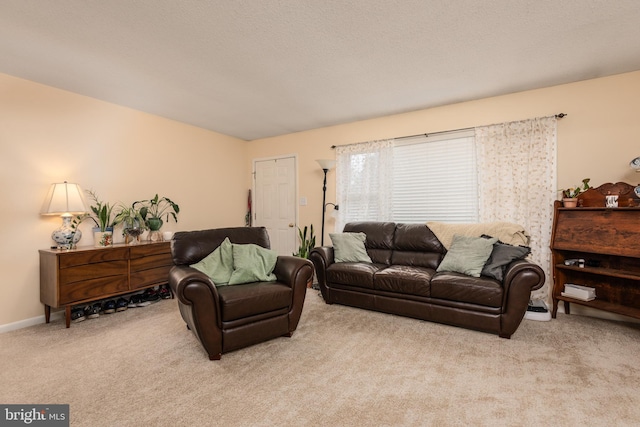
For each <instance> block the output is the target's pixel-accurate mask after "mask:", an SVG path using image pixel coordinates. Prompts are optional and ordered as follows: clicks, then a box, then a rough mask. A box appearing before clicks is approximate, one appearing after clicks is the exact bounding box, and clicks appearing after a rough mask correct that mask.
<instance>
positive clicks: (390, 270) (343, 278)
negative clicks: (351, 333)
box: [309, 222, 545, 338]
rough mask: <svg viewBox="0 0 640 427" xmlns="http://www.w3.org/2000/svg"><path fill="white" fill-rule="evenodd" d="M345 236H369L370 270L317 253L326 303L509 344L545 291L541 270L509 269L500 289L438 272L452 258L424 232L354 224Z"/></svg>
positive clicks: (520, 265)
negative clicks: (534, 298) (535, 294)
mask: <svg viewBox="0 0 640 427" xmlns="http://www.w3.org/2000/svg"><path fill="white" fill-rule="evenodd" d="M344 231H345V232H363V233H365V234H366V241H365V248H366V250H367V253H368V255H369V257H370V258H371V260H372V263H366V262H356V263H354V262H344V263H335V262H334V252H333V248H332V247H328V246H325V247H318V248H315V249H313V250H312V251H311V254H310V257H309V258H310V259H311V261H312V262H313V264H314V266H315V269H316V274H317V278H318V284H319V286H320V290H321V292H322V296H323V298H324V300H325V302H326V303H328V304H333V303H337V304H344V305H349V306H353V307H360V308H366V309H370V310H376V311H381V312H385V313H392V314H398V315H401V316H407V317H413V318H417V319H422V320H430V321H433V322H439V323H445V324H448V325H454V326H461V327H465V328H469V329H474V330H478V331H484V332H490V333H495V334H498V335H499V336H500V337H502V338H510V337H511V335H512V334H513V333H514V332H515V331H516V329H517V328H518V326H519V325H520V322H521V321H522V319H523V317H524V314H525V312H526V310H527V305H528V303H529V299H530V294H531V291H532V290H535V289H539V288H540V287H542V285H543V284H544V280H545V275H544V272H543V271H542V269H541V268H540V267H539V266H537V265H536V264H533V263H531V262H527V261H525V260H517V261H513V262H511V263H510V264H509V265H508V266H507V268H506V270H505V273H504V279H503V281H502V282H500V281H498V280H496V279H493V278H490V277H485V276H480V277H471V276H467V275H464V274H460V273H453V272H444V271H443V272H436V269H437V267H438V265H439V264H440V262H441V261H442V259H443V258H444V255H445V253H446V249H445V247H444V246H443V245H442V244H441V243H440V241H439V240H438V238H437V237H436V236H435V235H434V234H433V232H432V231H431V230H430V229H429V228H428V227H427V226H426V225H424V224H396V223H393V222H353V223H349V224H347V225H346V226H345V228H344Z"/></svg>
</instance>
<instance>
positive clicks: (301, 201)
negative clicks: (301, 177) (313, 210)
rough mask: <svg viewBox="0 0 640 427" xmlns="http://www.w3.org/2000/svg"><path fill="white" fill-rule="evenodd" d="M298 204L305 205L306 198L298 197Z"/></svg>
mask: <svg viewBox="0 0 640 427" xmlns="http://www.w3.org/2000/svg"><path fill="white" fill-rule="evenodd" d="M300 206H307V198H306V197H300Z"/></svg>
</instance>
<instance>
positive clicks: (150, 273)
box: [130, 266, 171, 290]
mask: <svg viewBox="0 0 640 427" xmlns="http://www.w3.org/2000/svg"><path fill="white" fill-rule="evenodd" d="M169 270H171V267H170V266H166V267H158V268H152V269H149V270H144V271H140V272H138V273H133V272H132V273H131V283H130V285H131V290H135V289H140V288H146V287H149V286H153V285H159V284H163V283H167V281H168V280H169Z"/></svg>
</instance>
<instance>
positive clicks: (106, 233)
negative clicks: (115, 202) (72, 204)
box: [87, 190, 115, 246]
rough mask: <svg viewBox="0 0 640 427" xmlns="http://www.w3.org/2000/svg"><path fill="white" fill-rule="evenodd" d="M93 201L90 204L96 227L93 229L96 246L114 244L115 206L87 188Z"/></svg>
mask: <svg viewBox="0 0 640 427" xmlns="http://www.w3.org/2000/svg"><path fill="white" fill-rule="evenodd" d="M87 193H88V194H89V197H90V198H91V200H92V201H93V204H92V205H91V206H90V209H91V212H92V213H93V215H92V216H91V219H93V222H95V224H96V227H95V228H94V229H93V238H94V241H95V245H96V246H111V245H112V244H113V227H114V225H115V212H114V211H113V209H114V208H113V206H112V205H111V204H109V203H108V202H103V201H101V200H100V199H99V198H98V195H97V194H96V193H95V192H94V191H93V190H87Z"/></svg>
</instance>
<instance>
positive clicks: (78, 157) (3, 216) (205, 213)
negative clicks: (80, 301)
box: [0, 74, 250, 328]
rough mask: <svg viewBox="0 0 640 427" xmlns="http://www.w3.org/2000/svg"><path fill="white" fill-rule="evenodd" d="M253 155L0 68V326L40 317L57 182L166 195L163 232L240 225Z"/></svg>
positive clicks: (113, 198) (214, 137)
mask: <svg viewBox="0 0 640 427" xmlns="http://www.w3.org/2000/svg"><path fill="white" fill-rule="evenodd" d="M247 155H248V154H247V143H246V142H244V141H241V140H238V139H235V138H231V137H228V136H225V135H221V134H218V133H214V132H210V131H206V130H203V129H200V128H196V127H193V126H189V125H185V124H182V123H178V122H175V121H172V120H168V119H164V118H161V117H157V116H153V115H149V114H145V113H142V112H139V111H135V110H132V109H128V108H124V107H120V106H117V105H113V104H109V103H106V102H102V101H98V100H95V99H92V98H88V97H84V96H80V95H77V94H73V93H70V92H66V91H62V90H58V89H54V88H52V87H48V86H44V85H40V84H36V83H33V82H29V81H26V80H21V79H17V78H14V77H11V76H7V75H3V74H0V189H1V190H0V194H1V203H2V209H1V210H0V230H1V233H0V236H1V238H0V241H1V242H2V244H0V271H2V277H1V278H0V294H1V295H2V297H1V298H0V328H2V326H3V325H7V324H11V323H13V322H19V321H23V320H25V319H31V318H34V317H37V316H41V315H42V314H43V307H42V304H41V303H40V295H39V270H38V265H39V264H38V262H39V261H38V249H41V248H46V247H48V246H50V245H51V244H52V243H53V241H51V240H50V234H51V231H52V230H53V229H55V228H57V227H58V226H59V225H60V223H61V220H60V218H59V217H42V216H40V215H39V211H40V208H41V205H42V202H43V201H44V197H45V195H46V192H47V190H48V188H49V186H50V184H51V183H53V182H61V181H64V180H67V181H69V182H76V183H78V184H80V185H81V186H82V188H83V189H93V190H95V191H96V192H97V193H98V195H99V196H100V198H101V199H103V200H105V201H109V202H112V203H115V202H123V203H125V204H130V203H131V202H133V201H135V200H140V199H148V198H150V197H153V195H154V194H156V193H159V194H160V195H161V196H167V197H169V198H171V199H172V200H174V201H175V202H176V203H178V204H179V205H180V208H181V212H180V215H179V217H178V220H179V222H178V223H177V224H176V223H173V222H172V223H170V224H168V225H166V226H165V227H163V229H167V230H174V231H176V230H191V229H201V228H210V227H218V226H242V225H244V215H245V211H246V197H247V196H246V195H247V191H248V189H249V188H250V170H249V168H248V166H247V165H246V158H247ZM90 227H91V224H90V223H89V222H86V223H85V224H83V226H82V228H81V229H82V230H83V232H84V236H83V237H82V240H81V242H80V244H85V245H87V244H93V237H92V236H91V232H90ZM116 237H117V238H119V239H120V240H121V235H120V236H118V235H116Z"/></svg>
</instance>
